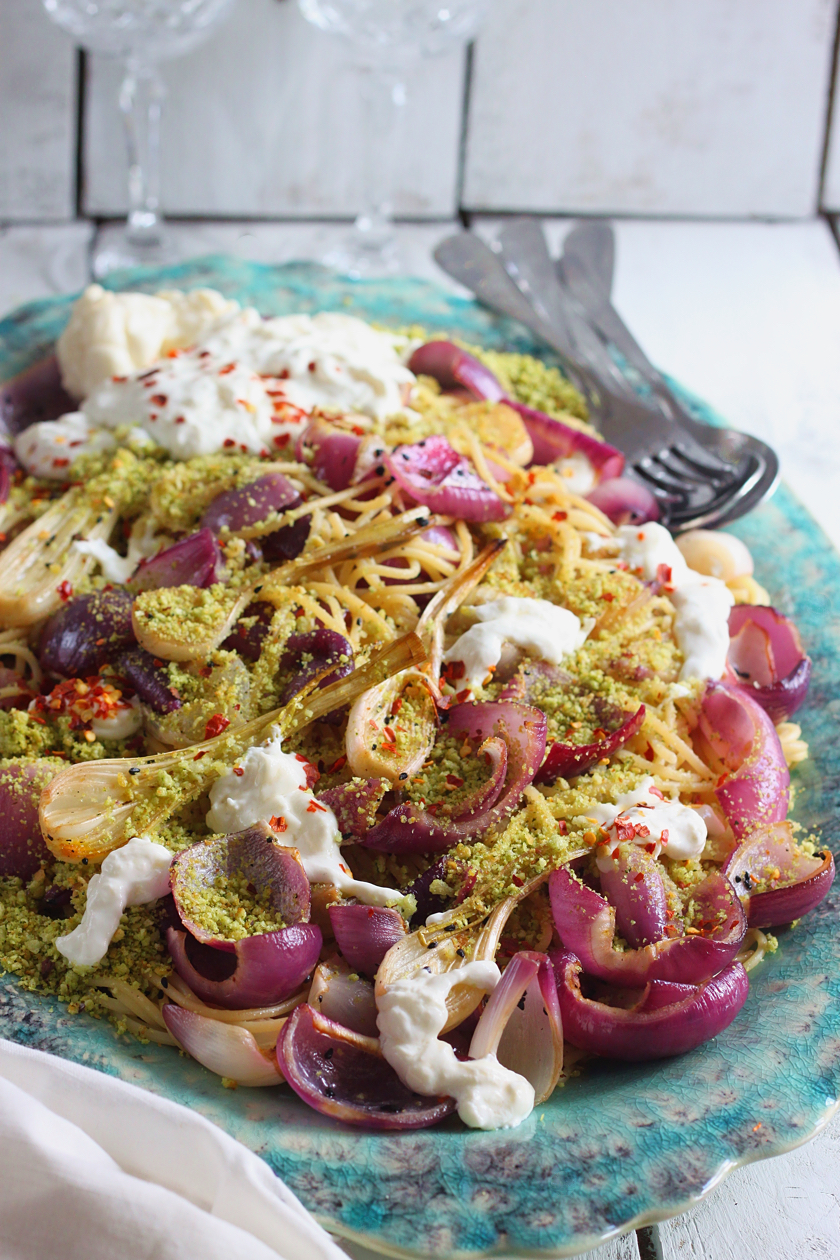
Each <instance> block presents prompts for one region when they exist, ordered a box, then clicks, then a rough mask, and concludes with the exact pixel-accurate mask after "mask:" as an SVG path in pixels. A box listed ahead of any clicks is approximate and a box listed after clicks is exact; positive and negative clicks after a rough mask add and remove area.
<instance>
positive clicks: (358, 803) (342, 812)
mask: <svg viewBox="0 0 840 1260" xmlns="http://www.w3.org/2000/svg"><path fill="white" fill-rule="evenodd" d="M390 787H391V785H390V783H389V782H388V781H387V779H350V781H349V782H348V783H339V784H338V786H337V787H332V788H327V789H326V791H324V792H319V793H318V800H319V801H323V803H324V804H325V805H327V806H328V807H329V808H330V809H331V810H332V811H333V813H334V814H335V820H336V822H337V823H338V830H339V831H340V832H341V834H342V836H343V838H344V839H345V840H349V839H351V838H353V839H358V838H359V837H360V836H363V835H364V834H365V833H366V832H367V831H370V829H371V827H372V826H373V824H374V822H375V820H376V811H377V809H378V808H379V802H380V801H381V800H382V797H383V796H384V795H385V793H386V792H387V791H389V790H390Z"/></svg>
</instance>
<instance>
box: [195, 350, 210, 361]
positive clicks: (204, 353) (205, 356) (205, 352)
mask: <svg viewBox="0 0 840 1260" xmlns="http://www.w3.org/2000/svg"><path fill="white" fill-rule="evenodd" d="M198 357H199V359H209V358H210V351H209V350H199V352H198Z"/></svg>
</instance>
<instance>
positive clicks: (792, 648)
mask: <svg viewBox="0 0 840 1260" xmlns="http://www.w3.org/2000/svg"><path fill="white" fill-rule="evenodd" d="M729 634H730V644H729V655H728V661H729V666H730V668H731V669H732V670H733V672H734V673H735V674H736V675H737V678H738V681H739V683H740V685H741V686H742V687H745V688H746V689H747V690H748V691H749V693H750V695H751V696H752V697H753V699H754V700H757V701H758V703H759V704H760V705H761V707H762V709H764V710H765V711H766V712H767V713H768V714H769V715H770V717H771V719H772V720H773V721H774V722H786V721H787V720H788V719H789V718H790V717H791V716H792V715H793V714H794V713H795V712H796V710H797V709H798V708H799V706H800V705H801V704H802V703H803V701H804V700H805V697H806V696H807V694H808V688H809V686H810V682H811V658H810V657H809V656H806V654H805V651H804V649H803V647H802V640H801V639H800V637H799V631H798V630H797V628H796V626H795V625H794V624H793V622H792V621H791V620H790V619H789V618H788V617H785V616H783V615H782V614H781V613H780V612H777V611H776V609H775V608H769V607H765V606H764V605H760V604H758V605H752V604H736V606H735V607H734V608H733V609H732V612H731V613H730V614H729Z"/></svg>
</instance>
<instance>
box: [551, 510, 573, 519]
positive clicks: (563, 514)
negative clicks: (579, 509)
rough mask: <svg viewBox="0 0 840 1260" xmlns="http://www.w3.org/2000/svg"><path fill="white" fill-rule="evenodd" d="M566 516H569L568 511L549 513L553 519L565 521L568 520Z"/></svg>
mask: <svg viewBox="0 0 840 1260" xmlns="http://www.w3.org/2000/svg"><path fill="white" fill-rule="evenodd" d="M568 518H569V513H568V512H552V514H551V519H552V520H553V521H565V520H568Z"/></svg>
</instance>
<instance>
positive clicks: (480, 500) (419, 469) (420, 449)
mask: <svg viewBox="0 0 840 1260" xmlns="http://www.w3.org/2000/svg"><path fill="white" fill-rule="evenodd" d="M384 463H385V465H386V467H387V468H388V469H389V470H390V472H391V473H392V474H393V476H394V477H395V478H396V480H397V482H398V484H399V485H400V487H401V488H402V489H403V490H404V491H405V492H406V494H408V495H410V496H411V498H412V499H414V500H415V502H417V503H422V504H424V505H425V506H426V507H428V508H431V509H432V510H433V511H435V512H443V513H445V514H446V515H448V516H454V517H457V518H458V519H459V520H462V521H474V522H477V523H481V522H485V521H501V520H504V518H505V517H506V516H508V515H509V514H510V508H509V506H508V504H507V503H505V502H504V501H503V500H502V499H500V498H499V496H498V495H497V494H496V493H495V491H494V490H491V489H490V487H489V486H488V485H487V484H486V483H485V482H483V481H482V480H481V478H480V477H479V475H478V473H477V472H476V471H475V469H474V468H473V466H472V464H471V463H470V462H469V460H468V459H465V458H464V456H463V455H459V454H458V452H457V451H456V450H453V448H452V447H451V446H450V445H449V443H448V442H447V440H446V438H445V437H438V436H433V437H428V438H424V439H423V441H422V442H415V443H414V445H413V446H398V447H396V448H395V450H393V451H391V452H389V453H388V454H387V455H386V456H385V457H384Z"/></svg>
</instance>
